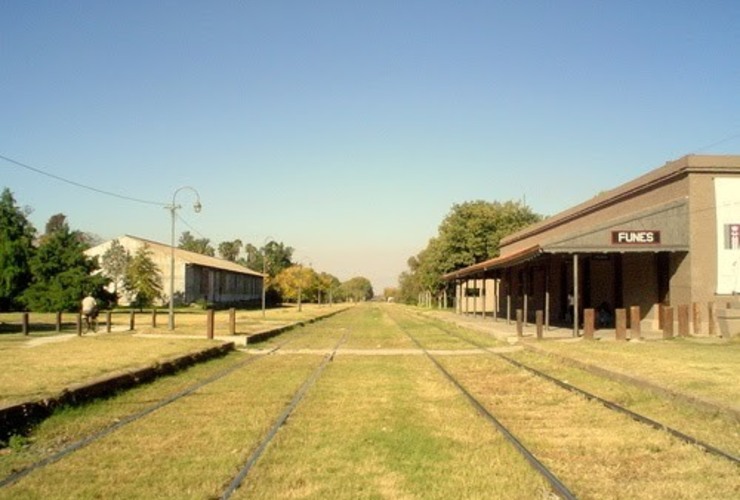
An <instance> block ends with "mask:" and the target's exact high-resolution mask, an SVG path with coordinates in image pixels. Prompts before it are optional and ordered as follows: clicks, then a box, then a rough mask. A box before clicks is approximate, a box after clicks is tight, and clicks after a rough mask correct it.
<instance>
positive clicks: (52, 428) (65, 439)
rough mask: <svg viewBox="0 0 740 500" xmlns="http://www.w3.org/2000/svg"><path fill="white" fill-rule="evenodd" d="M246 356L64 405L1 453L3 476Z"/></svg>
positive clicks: (0, 472)
mask: <svg viewBox="0 0 740 500" xmlns="http://www.w3.org/2000/svg"><path fill="white" fill-rule="evenodd" d="M244 360H245V355H244V354H243V353H239V352H236V351H234V352H231V353H229V354H227V355H226V356H224V357H223V358H217V359H213V360H210V361H208V362H205V363H200V364H198V365H194V366H192V367H190V368H187V369H185V370H183V371H181V372H178V373H177V374H174V375H169V376H165V377H161V378H158V379H156V380H155V381H153V382H151V383H148V384H144V385H140V386H138V387H135V388H133V389H130V390H128V391H124V392H121V393H119V394H115V395H112V396H111V397H110V398H107V399H103V400H96V401H93V402H91V403H88V404H86V405H82V406H75V407H66V408H60V409H58V410H57V411H55V412H54V414H53V415H52V416H50V417H49V418H48V419H46V420H44V421H43V422H41V423H40V424H39V425H38V426H37V427H36V428H35V429H34V431H33V433H32V434H31V436H30V438H29V440H28V443H27V445H26V446H24V447H23V448H22V449H20V450H5V453H4V454H3V455H1V456H0V477H6V476H8V475H10V473H11V472H12V471H14V470H19V469H21V468H24V467H27V466H29V465H30V464H32V463H34V462H37V461H39V460H41V459H43V458H46V457H47V456H50V455H52V454H53V453H55V452H57V451H59V450H61V449H63V448H64V447H65V446H68V445H69V444H71V443H73V442H76V441H78V440H80V439H82V438H84V437H87V436H89V435H91V434H94V433H96V432H98V431H100V430H102V429H104V428H107V427H109V426H111V425H113V424H115V423H117V422H119V421H121V420H122V419H124V418H126V417H128V416H130V415H134V414H136V413H139V412H141V411H143V410H145V409H147V408H150V407H152V406H154V405H156V404H157V403H159V402H160V401H163V400H164V399H166V398H167V397H169V396H170V395H172V394H176V393H179V392H181V391H183V390H185V389H187V388H189V387H191V386H193V385H195V384H196V383H198V382H200V381H202V380H204V379H206V378H208V377H211V376H213V375H215V374H217V373H220V372H221V371H223V370H226V369H228V368H230V367H232V366H234V365H235V364H237V363H241V362H243V361H244Z"/></svg>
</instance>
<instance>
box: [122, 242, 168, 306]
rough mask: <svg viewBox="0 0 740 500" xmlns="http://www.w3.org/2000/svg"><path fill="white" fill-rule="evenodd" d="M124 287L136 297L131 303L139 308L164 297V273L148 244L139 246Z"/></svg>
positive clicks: (128, 270)
mask: <svg viewBox="0 0 740 500" xmlns="http://www.w3.org/2000/svg"><path fill="white" fill-rule="evenodd" d="M124 287H125V289H126V291H127V292H128V293H129V294H131V295H132V296H133V297H134V300H133V302H132V303H131V305H132V306H133V307H136V308H139V309H143V308H144V307H149V306H151V305H152V304H154V302H155V301H157V300H160V299H161V298H162V290H163V286H162V275H161V273H160V272H159V268H158V267H157V265H156V264H155V263H154V260H153V259H152V251H151V249H150V248H149V246H148V245H143V246H141V247H139V249H138V250H137V251H136V253H135V254H134V256H133V258H132V259H131V262H130V263H129V266H128V269H127V271H126V278H125V280H124Z"/></svg>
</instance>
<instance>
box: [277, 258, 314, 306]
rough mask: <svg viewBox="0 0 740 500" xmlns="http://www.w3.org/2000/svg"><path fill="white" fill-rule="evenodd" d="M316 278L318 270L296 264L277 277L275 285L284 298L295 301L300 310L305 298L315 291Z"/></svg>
mask: <svg viewBox="0 0 740 500" xmlns="http://www.w3.org/2000/svg"><path fill="white" fill-rule="evenodd" d="M316 279H317V275H316V271H314V270H313V269H311V268H310V267H304V266H301V265H294V266H291V267H289V268H287V269H283V270H282V271H281V272H280V274H278V275H277V276H276V277H275V286H276V287H277V288H278V290H279V291H280V294H281V295H282V296H283V298H284V299H287V300H293V301H295V302H296V303H297V304H298V310H299V311H300V310H301V304H302V302H303V299H304V298H307V297H310V296H311V295H312V294H314V293H315V290H316Z"/></svg>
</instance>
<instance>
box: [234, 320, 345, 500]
mask: <svg viewBox="0 0 740 500" xmlns="http://www.w3.org/2000/svg"><path fill="white" fill-rule="evenodd" d="M347 335H349V332H345V334H344V335H342V338H340V339H339V342H337V344H336V345H335V346H334V348H333V349H332V351H331V353H329V354H327V355H325V356H324V359H323V360H322V361H321V364H319V366H318V367H316V369H315V370H314V371H313V372H312V373H311V374H310V375H309V376H308V378H307V379H306V380H305V381H304V382H303V384H302V385H301V387H300V388H299V389H298V391H297V392H296V393H295V394H294V395H293V399H291V401H290V404H289V405H288V406H287V408H285V410H283V412H282V413H281V414H280V416H279V417H278V419H277V420H276V421H275V423H274V424H273V425H272V427H271V428H270V430H269V431H268V433H267V434H266V435H265V437H264V438H263V439H262V441H261V442H260V444H259V445H258V446H257V448H255V450H254V451H253V452H252V454H251V455H249V458H247V461H246V462H245V463H244V465H243V466H242V468H241V469H240V470H239V472H238V473H237V475H236V476H234V479H232V481H231V482H230V483H229V485H228V486H227V487H226V489H225V490H224V492H223V493H222V495H221V499H222V500H226V499H228V498H231V495H233V494H234V492H235V491H236V490H237V489H238V488H239V487H240V486H241V485H242V483H243V482H244V480H245V479H246V477H247V474H249V472H250V471H251V470H252V467H254V465H255V464H256V463H257V461H258V460H259V459H260V457H261V456H262V454H263V453H264V452H265V450H266V449H267V447H268V446H269V444H270V443H271V442H272V440H273V439H274V438H275V436H276V435H277V433H278V431H279V430H280V428H281V427H282V426H283V425H284V424H285V422H286V421H287V420H288V418H289V417H290V416H291V415H292V414H293V412H294V411H295V409H296V408H297V407H298V404H299V403H300V402H301V400H302V399H303V397H304V396H305V395H306V393H308V391H309V390H310V389H311V387H313V385H314V384H315V383H316V381H317V380H318V378H319V377H320V376H321V374H322V372H323V371H324V368H326V366H327V364H329V362H331V361H333V360H334V356H335V355H336V353H337V350H338V349H339V347H340V346H341V345H342V344H344V342H345V341H346V340H347Z"/></svg>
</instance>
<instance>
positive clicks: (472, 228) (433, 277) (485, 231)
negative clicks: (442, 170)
mask: <svg viewBox="0 0 740 500" xmlns="http://www.w3.org/2000/svg"><path fill="white" fill-rule="evenodd" d="M540 220H542V216H541V215H538V214H536V213H534V212H533V211H532V209H531V208H530V207H528V206H527V205H525V204H524V203H521V202H518V201H507V202H504V203H501V202H498V201H493V202H489V201H483V200H477V201H469V202H465V203H460V204H455V205H453V206H452V209H451V210H450V212H449V213H448V214H447V216H446V217H445V218H444V220H443V221H442V223H441V224H440V225H439V228H438V233H437V236H435V237H434V238H432V239H430V240H429V242H428V243H427V246H426V247H425V248H424V249H423V250H422V251H421V252H419V253H418V254H417V255H415V256H412V257H410V258H409V259H408V261H407V265H408V270H406V271H404V272H403V273H401V275H400V276H399V280H398V281H399V283H398V288H397V289H396V290H392V291H391V290H388V291H386V293H395V294H397V296H394V300H398V301H400V302H405V303H408V304H415V303H417V300H418V297H419V295H420V294H421V293H426V292H429V293H431V294H432V296H434V297H440V296H441V295H442V294H444V293H447V292H448V291H449V289H448V284H447V283H445V282H444V281H443V280H442V276H443V275H445V274H447V273H449V272H452V271H456V270H458V269H461V268H463V267H467V266H471V265H473V264H477V263H479V262H483V261H485V260H488V259H492V258H494V257H498V255H499V248H500V245H501V239H502V238H504V237H506V236H508V235H510V234H512V233H514V232H516V231H518V230H520V229H523V228H524V227H526V226H529V225H530V224H533V223H535V222H538V221H540Z"/></svg>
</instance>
